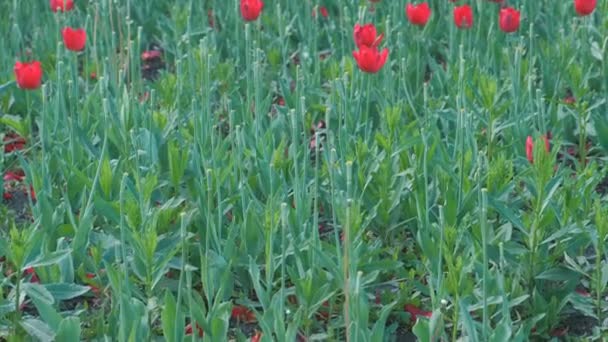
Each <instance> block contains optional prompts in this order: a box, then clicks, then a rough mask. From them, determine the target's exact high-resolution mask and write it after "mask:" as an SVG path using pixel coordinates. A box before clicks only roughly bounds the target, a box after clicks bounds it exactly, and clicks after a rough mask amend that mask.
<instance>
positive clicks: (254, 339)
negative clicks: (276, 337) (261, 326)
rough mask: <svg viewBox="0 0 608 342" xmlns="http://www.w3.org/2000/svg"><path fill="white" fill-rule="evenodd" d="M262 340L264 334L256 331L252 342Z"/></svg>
mask: <svg viewBox="0 0 608 342" xmlns="http://www.w3.org/2000/svg"><path fill="white" fill-rule="evenodd" d="M261 340H262V333H261V332H259V331H256V333H255V335H253V336H251V342H260V341H261Z"/></svg>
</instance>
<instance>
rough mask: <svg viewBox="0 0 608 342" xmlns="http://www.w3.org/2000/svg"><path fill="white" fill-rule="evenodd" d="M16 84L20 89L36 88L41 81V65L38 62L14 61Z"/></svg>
mask: <svg viewBox="0 0 608 342" xmlns="http://www.w3.org/2000/svg"><path fill="white" fill-rule="evenodd" d="M13 71H14V72H15V79H16V80H17V85H18V86H19V88H21V89H36V88H38V87H40V83H41V82H42V66H41V65H40V62H38V61H34V62H31V63H21V62H16V63H15V67H14V68H13Z"/></svg>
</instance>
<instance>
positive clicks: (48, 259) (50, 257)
mask: <svg viewBox="0 0 608 342" xmlns="http://www.w3.org/2000/svg"><path fill="white" fill-rule="evenodd" d="M71 252H72V250H71V249H64V250H60V251H56V252H52V253H50V254H47V255H41V256H39V257H38V258H36V259H34V260H32V261H30V262H28V263H27V264H26V265H25V266H23V268H22V269H21V271H25V270H26V269H28V268H30V267H42V266H51V265H55V264H57V263H59V262H60V261H62V260H63V259H64V258H66V257H67V256H68V255H70V253H71Z"/></svg>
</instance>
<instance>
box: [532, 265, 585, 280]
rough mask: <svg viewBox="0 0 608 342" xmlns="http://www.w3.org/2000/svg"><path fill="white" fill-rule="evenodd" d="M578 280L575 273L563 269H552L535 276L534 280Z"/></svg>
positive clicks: (578, 276) (577, 275)
mask: <svg viewBox="0 0 608 342" xmlns="http://www.w3.org/2000/svg"><path fill="white" fill-rule="evenodd" d="M579 278H580V275H579V274H578V273H577V272H575V271H573V270H571V269H569V268H565V267H554V268H551V269H548V270H546V271H545V272H543V273H541V274H539V275H537V276H536V279H543V280H551V281H575V280H578V279H579Z"/></svg>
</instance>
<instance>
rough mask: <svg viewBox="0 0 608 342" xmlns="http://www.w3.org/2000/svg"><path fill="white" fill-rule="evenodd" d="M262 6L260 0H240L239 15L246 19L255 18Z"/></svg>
mask: <svg viewBox="0 0 608 342" xmlns="http://www.w3.org/2000/svg"><path fill="white" fill-rule="evenodd" d="M262 8H264V2H263V1H262V0H241V15H242V16H243V19H245V20H246V21H252V20H256V19H257V18H258V17H259V16H260V13H262Z"/></svg>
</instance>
